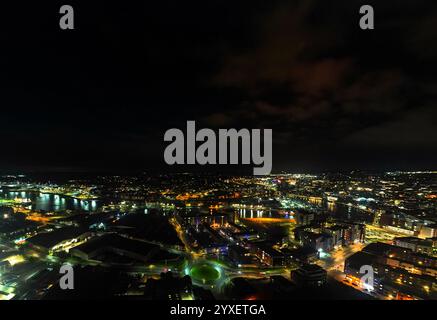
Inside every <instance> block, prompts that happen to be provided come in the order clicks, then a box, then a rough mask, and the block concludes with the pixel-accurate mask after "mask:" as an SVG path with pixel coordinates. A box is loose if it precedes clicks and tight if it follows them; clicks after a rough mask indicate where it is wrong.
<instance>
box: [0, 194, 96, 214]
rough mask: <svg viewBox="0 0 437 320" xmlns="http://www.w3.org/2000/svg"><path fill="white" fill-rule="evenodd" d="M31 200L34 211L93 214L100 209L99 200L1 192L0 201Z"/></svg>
mask: <svg viewBox="0 0 437 320" xmlns="http://www.w3.org/2000/svg"><path fill="white" fill-rule="evenodd" d="M16 198H18V199H29V200H31V201H32V204H31V205H29V207H30V208H31V209H32V210H34V211H48V212H60V211H66V210H77V211H89V212H93V211H96V210H98V209H99V208H100V206H101V203H100V201H98V200H85V201H84V200H78V199H73V198H70V197H65V196H62V195H57V194H47V193H39V192H21V191H19V192H16V191H5V190H3V191H0V199H9V200H14V199H16Z"/></svg>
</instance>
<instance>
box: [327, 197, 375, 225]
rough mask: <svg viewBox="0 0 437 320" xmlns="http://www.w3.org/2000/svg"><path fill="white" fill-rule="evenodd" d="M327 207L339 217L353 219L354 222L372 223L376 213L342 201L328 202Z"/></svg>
mask: <svg viewBox="0 0 437 320" xmlns="http://www.w3.org/2000/svg"><path fill="white" fill-rule="evenodd" d="M325 205H326V206H325V208H326V209H327V210H328V212H329V213H330V214H331V215H332V216H333V217H335V218H337V219H343V220H351V221H354V222H365V223H371V222H372V221H373V217H374V215H373V214H372V213H369V212H366V211H364V210H360V209H358V208H356V207H353V206H348V205H345V204H342V203H334V202H327V203H326V204H325Z"/></svg>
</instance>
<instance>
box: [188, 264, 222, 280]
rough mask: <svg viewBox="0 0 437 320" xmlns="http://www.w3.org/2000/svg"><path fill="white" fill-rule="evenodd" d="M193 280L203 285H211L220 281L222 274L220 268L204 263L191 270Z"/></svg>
mask: <svg viewBox="0 0 437 320" xmlns="http://www.w3.org/2000/svg"><path fill="white" fill-rule="evenodd" d="M190 275H191V277H192V279H193V280H194V281H196V282H200V283H203V284H211V283H214V282H215V281H217V280H219V279H220V277H221V272H220V269H219V268H218V267H215V266H213V265H211V264H207V263H202V264H198V265H195V266H193V267H192V268H191V270H190Z"/></svg>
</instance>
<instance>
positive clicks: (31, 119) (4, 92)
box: [0, 0, 437, 172]
mask: <svg viewBox="0 0 437 320" xmlns="http://www.w3.org/2000/svg"><path fill="white" fill-rule="evenodd" d="M26 2H28V3H29V4H28V5H26ZM35 2H37V1H25V2H21V1H20V2H19V3H17V4H11V5H6V4H3V3H2V5H1V9H0V35H1V50H0V84H1V86H0V90H1V96H0V106H1V117H0V119H1V141H2V143H1V146H2V147H1V151H2V152H1V155H0V171H11V170H24V171H34V170H38V171H44V170H46V171H102V170H108V171H110V170H114V171H119V170H121V171H125V170H132V171H135V170H139V171H166V170H169V168H168V166H167V165H166V164H165V163H164V160H163V151H164V148H165V147H166V143H164V141H163V135H164V132H165V131H166V130H167V129H170V128H173V127H177V128H181V129H184V128H185V126H186V121H187V120H196V122H197V126H198V128H200V127H209V128H249V129H251V128H271V129H273V139H274V148H273V170H274V171H276V172H277V171H280V170H286V171H290V172H302V171H320V170H350V169H363V170H387V169H389V170H394V169H436V166H435V164H436V163H437V133H436V132H437V78H436V74H437V2H436V1H434V0H427V1H424V0H414V1H413V0H408V1H403V0H396V1H381V0H379V1H370V0H360V1H358V0H347V1H338V0H337V1H326V0H324V1H322V0H318V1H311V0H302V1H275V0H266V1H256V0H250V1H236V0H235V1H224V0H217V1H216V0H207V1H206V0H202V1H193V0H189V1H188V0H186V1H183V0H178V1H169V0H167V1H165V0H161V1H142V2H140V1H111V2H109V1H96V0H92V1H80V3H77V2H73V1H62V2H50V1H38V2H37V3H35ZM62 4H70V5H72V6H73V8H74V9H75V28H76V29H75V30H66V31H63V30H61V29H60V28H59V18H60V16H61V15H60V14H59V13H58V12H59V8H60V6H61V5H62ZM363 4H371V5H373V6H374V9H375V30H367V31H363V30H361V29H360V28H359V24H358V22H359V18H360V15H359V8H360V6H361V5H363ZM174 169H175V168H171V170H174ZM176 169H177V168H176ZM191 169H193V170H194V171H196V170H201V169H202V168H199V167H192V168H191ZM215 170H216V171H220V170H221V168H220V167H215Z"/></svg>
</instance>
